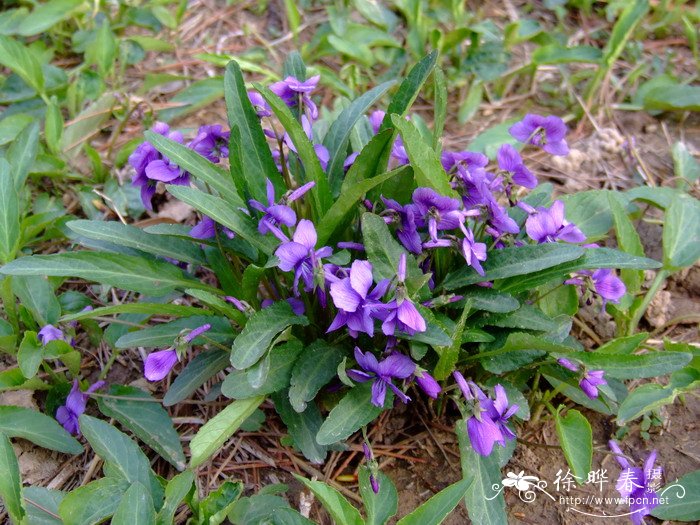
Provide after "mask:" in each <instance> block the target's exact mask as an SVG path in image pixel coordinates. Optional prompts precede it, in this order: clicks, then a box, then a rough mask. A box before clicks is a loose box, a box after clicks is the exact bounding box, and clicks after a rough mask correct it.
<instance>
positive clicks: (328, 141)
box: [321, 80, 396, 244]
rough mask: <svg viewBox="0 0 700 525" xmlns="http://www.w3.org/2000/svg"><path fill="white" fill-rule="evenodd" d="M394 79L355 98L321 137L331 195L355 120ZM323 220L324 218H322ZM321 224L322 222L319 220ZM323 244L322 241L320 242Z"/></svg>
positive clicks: (335, 191) (339, 178) (336, 187)
mask: <svg viewBox="0 0 700 525" xmlns="http://www.w3.org/2000/svg"><path fill="white" fill-rule="evenodd" d="M395 83H396V81H394V80H389V81H388V82H384V83H383V84H380V85H378V86H376V87H375V88H372V89H370V90H369V91H367V92H366V93H364V94H363V95H362V96H360V97H358V98H357V99H355V100H354V101H353V102H352V103H351V104H350V105H349V106H348V107H346V108H345V109H344V110H343V111H342V112H341V113H340V115H338V118H336V119H335V120H334V121H333V123H332V124H331V126H330V128H329V129H328V132H327V133H326V135H325V137H324V138H323V145H324V146H326V148H328V153H329V155H330V161H329V162H328V167H327V168H326V173H328V180H329V184H330V186H331V190H332V192H333V195H334V196H335V195H337V194H338V190H340V185H341V182H342V175H343V162H345V159H346V157H347V147H348V141H349V140H350V133H351V132H352V130H353V128H354V127H355V124H356V123H357V121H358V120H359V119H360V118H361V117H362V116H363V115H364V114H365V113H366V112H367V110H368V109H369V108H371V107H372V106H373V105H374V104H375V103H376V102H378V101H379V99H380V98H381V97H382V96H383V95H384V93H386V92H387V91H388V90H389V88H391V87H392V86H393V85H394V84H395ZM324 220H325V219H324ZM321 224H323V222H321ZM321 244H323V243H321Z"/></svg>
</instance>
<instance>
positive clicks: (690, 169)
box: [671, 141, 700, 184]
mask: <svg viewBox="0 0 700 525" xmlns="http://www.w3.org/2000/svg"><path fill="white" fill-rule="evenodd" d="M671 155H672V156H673V173H674V175H675V176H676V178H677V179H678V180H679V181H680V180H682V179H685V180H686V182H687V183H688V184H693V183H695V181H697V180H698V178H700V163H698V161H697V160H695V157H693V156H692V155H691V154H690V152H689V151H688V146H686V145H685V143H684V142H680V141H678V142H676V143H675V144H674V145H673V148H672V149H671Z"/></svg>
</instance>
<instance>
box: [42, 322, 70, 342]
mask: <svg viewBox="0 0 700 525" xmlns="http://www.w3.org/2000/svg"><path fill="white" fill-rule="evenodd" d="M37 335H38V336H39V341H41V344H42V346H46V345H47V344H49V343H50V342H51V341H65V339H66V337H65V335H63V332H62V331H61V330H59V329H58V328H56V327H55V326H54V325H52V324H47V325H45V326H44V327H43V328H42V329H41V330H39V333H38V334H37Z"/></svg>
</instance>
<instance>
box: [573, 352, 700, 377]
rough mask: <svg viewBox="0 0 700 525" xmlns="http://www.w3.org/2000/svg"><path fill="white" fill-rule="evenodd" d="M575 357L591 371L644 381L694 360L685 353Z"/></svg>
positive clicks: (591, 354)
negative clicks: (646, 378)
mask: <svg viewBox="0 0 700 525" xmlns="http://www.w3.org/2000/svg"><path fill="white" fill-rule="evenodd" d="M567 357H569V358H571V357H574V358H575V359H578V360H579V361H581V362H583V363H584V364H585V365H586V366H587V367H588V368H589V369H591V370H605V373H606V374H607V375H609V376H610V377H615V378H617V379H642V378H644V377H657V376H661V375H664V374H669V373H671V372H674V371H675V370H680V369H681V368H683V367H684V366H685V365H687V364H688V363H689V362H690V360H691V359H692V355H691V354H686V353H683V352H649V353H646V354H635V355H624V354H597V353H596V352H576V353H574V354H573V355H569V356H567Z"/></svg>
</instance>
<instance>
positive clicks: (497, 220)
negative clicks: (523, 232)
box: [486, 197, 520, 237]
mask: <svg viewBox="0 0 700 525" xmlns="http://www.w3.org/2000/svg"><path fill="white" fill-rule="evenodd" d="M486 210H487V211H488V222H489V223H490V224H491V226H492V227H493V228H494V229H495V230H496V232H497V233H498V235H495V237H498V236H500V235H503V234H506V233H512V234H513V235H515V234H518V233H520V228H519V227H518V223H517V222H515V221H514V220H513V218H512V217H511V216H510V215H508V212H507V211H506V210H505V209H504V208H503V207H502V206H501V205H500V204H498V202H496V199H495V198H493V197H490V198H488V199H487V201H486Z"/></svg>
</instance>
